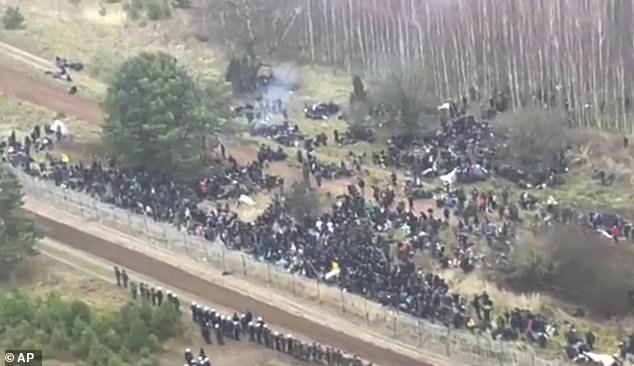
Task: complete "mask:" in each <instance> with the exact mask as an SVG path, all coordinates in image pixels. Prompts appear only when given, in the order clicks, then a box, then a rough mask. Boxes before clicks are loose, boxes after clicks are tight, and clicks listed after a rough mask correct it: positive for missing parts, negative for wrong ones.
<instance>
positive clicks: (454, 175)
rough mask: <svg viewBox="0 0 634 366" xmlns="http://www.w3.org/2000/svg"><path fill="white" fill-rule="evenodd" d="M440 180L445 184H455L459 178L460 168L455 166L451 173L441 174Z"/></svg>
mask: <svg viewBox="0 0 634 366" xmlns="http://www.w3.org/2000/svg"><path fill="white" fill-rule="evenodd" d="M440 180H441V181H442V182H443V183H445V184H454V183H456V180H458V168H454V170H452V171H451V172H450V173H448V174H445V175H441V176H440Z"/></svg>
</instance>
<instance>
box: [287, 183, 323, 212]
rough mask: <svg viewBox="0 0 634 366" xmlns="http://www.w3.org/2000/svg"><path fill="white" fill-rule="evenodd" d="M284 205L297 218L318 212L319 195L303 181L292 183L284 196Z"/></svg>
mask: <svg viewBox="0 0 634 366" xmlns="http://www.w3.org/2000/svg"><path fill="white" fill-rule="evenodd" d="M284 206H285V207H286V209H287V210H288V211H289V212H290V213H291V215H293V217H294V218H295V219H297V220H303V219H304V218H305V217H306V216H311V217H315V216H316V215H317V214H319V206H320V202H319V196H318V195H317V192H315V191H313V190H311V189H310V187H308V186H307V185H306V184H304V183H294V184H293V187H292V188H291V190H290V191H289V192H287V194H286V196H285V198H284Z"/></svg>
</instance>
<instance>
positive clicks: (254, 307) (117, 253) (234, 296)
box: [35, 215, 431, 366]
mask: <svg viewBox="0 0 634 366" xmlns="http://www.w3.org/2000/svg"><path fill="white" fill-rule="evenodd" d="M35 217H36V219H37V221H38V222H39V223H40V224H41V225H42V226H43V227H45V228H46V235H47V236H48V237H49V238H51V239H53V240H55V241H58V242H61V243H64V244H66V245H68V246H71V247H73V248H76V249H79V250H82V251H84V252H87V253H89V254H91V255H94V256H97V257H100V258H103V259H105V260H108V261H110V262H113V263H117V264H119V265H121V266H123V267H126V268H130V269H132V270H133V271H135V272H138V273H140V274H143V275H144V276H147V277H150V278H155V279H156V280H157V281H159V282H162V283H165V284H168V285H170V286H172V287H175V288H182V289H184V290H186V291H187V292H189V293H192V294H195V295H196V296H199V297H200V298H203V299H207V300H209V302H213V303H217V304H219V305H221V306H224V307H227V308H235V307H236V304H240V306H241V307H243V308H244V310H246V309H249V310H251V311H253V312H255V313H257V314H259V315H261V316H262V317H263V318H265V319H267V320H269V321H270V322H271V323H274V324H279V325H280V326H281V327H283V328H286V329H290V330H293V331H295V332H297V333H298V334H305V335H306V336H308V337H310V338H311V339H314V340H316V341H318V342H323V343H325V344H334V345H337V346H339V347H341V348H343V349H345V350H348V351H349V352H354V353H356V354H359V355H360V356H362V357H363V358H366V359H369V360H372V361H374V362H376V363H378V364H381V365H389V366H431V365H430V364H428V363H424V362H422V361H419V360H415V359H412V358H410V357H407V356H404V355H401V354H399V353H396V352H394V351H392V350H389V349H385V348H380V347H377V346H376V345H371V344H367V343H365V342H361V341H359V340H358V339H355V338H354V337H351V336H349V335H347V334H344V333H341V332H337V331H335V330H333V329H330V328H328V327H327V326H324V325H321V324H316V323H313V322H310V321H308V320H306V319H302V318H300V317H298V316H295V315H292V314H288V313H286V312H284V311H282V310H280V309H277V308H275V307H272V306H270V305H268V304H265V303H262V302H259V301H256V300H255V299H253V298H249V297H246V296H242V295H240V294H238V293H236V292H233V291H231V290H229V289H225V288H223V287H220V286H217V285H214V284H212V283H210V282H207V281H205V280H203V279H201V278H199V277H196V276H193V275H191V274H189V273H187V272H185V271H183V270H181V269H179V268H176V267H174V266H172V265H170V264H167V263H164V262H161V261H158V260H156V259H153V258H151V257H149V256H146V255H144V254H141V253H139V252H135V251H132V250H128V249H126V248H123V247H121V246H118V245H115V244H113V243H109V242H107V241H105V240H103V239H100V238H97V237H94V236H92V235H89V234H87V233H84V232H82V231H80V230H78V229H76V228H73V227H70V226H67V225H64V224H61V223H59V222H56V221H53V220H50V219H48V218H45V217H43V216H39V215H35Z"/></svg>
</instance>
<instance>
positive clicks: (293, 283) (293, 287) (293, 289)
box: [291, 275, 297, 295]
mask: <svg viewBox="0 0 634 366" xmlns="http://www.w3.org/2000/svg"><path fill="white" fill-rule="evenodd" d="M296 277H297V276H295V275H292V277H291V291H292V292H293V295H295V278H296Z"/></svg>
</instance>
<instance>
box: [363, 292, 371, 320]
mask: <svg viewBox="0 0 634 366" xmlns="http://www.w3.org/2000/svg"><path fill="white" fill-rule="evenodd" d="M363 317H364V318H365V323H366V324H368V323H370V312H369V311H368V299H367V298H366V297H364V298H363Z"/></svg>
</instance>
